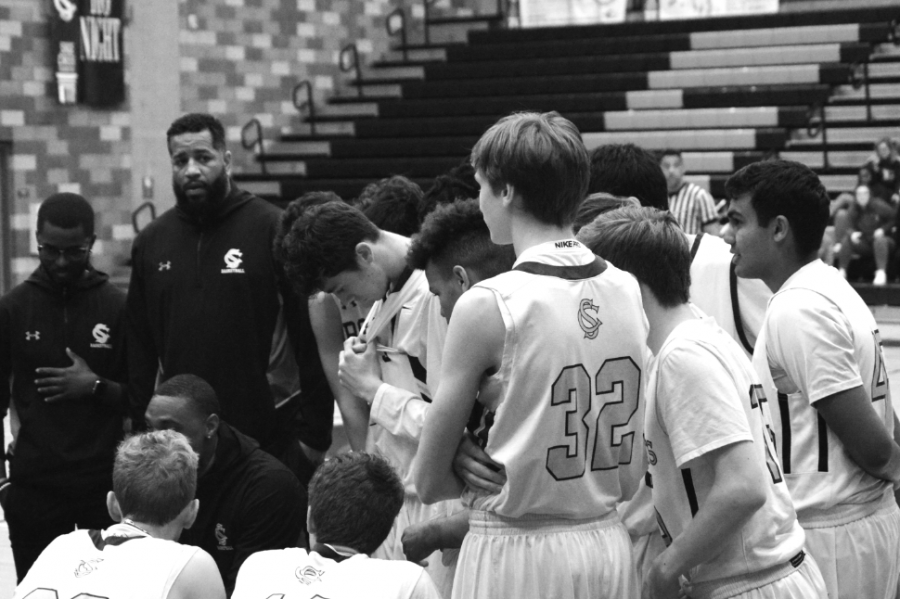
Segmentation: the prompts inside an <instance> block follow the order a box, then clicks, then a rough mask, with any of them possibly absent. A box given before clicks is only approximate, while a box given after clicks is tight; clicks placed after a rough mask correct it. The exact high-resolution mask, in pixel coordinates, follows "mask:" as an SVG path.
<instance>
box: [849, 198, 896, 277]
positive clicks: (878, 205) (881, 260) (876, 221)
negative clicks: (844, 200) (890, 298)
mask: <svg viewBox="0 0 900 599" xmlns="http://www.w3.org/2000/svg"><path fill="white" fill-rule="evenodd" d="M854 196H855V197H854V201H853V202H852V203H851V204H850V205H849V206H848V207H847V208H840V209H838V211H837V212H836V213H835V215H834V230H835V239H837V240H838V243H837V244H836V245H835V253H836V254H837V256H838V264H839V265H840V271H841V274H842V275H843V276H844V278H847V269H848V268H849V266H850V262H851V261H852V260H853V258H854V257H863V258H864V257H870V256H871V257H874V259H875V278H874V280H873V283H874V284H875V285H884V284H885V283H887V266H888V258H889V256H890V253H891V249H892V247H893V245H894V240H893V238H892V237H891V236H890V235H889V233H890V228H891V225H892V224H893V221H894V217H895V216H896V209H895V208H894V207H893V206H892V205H891V204H890V202H887V201H885V200H884V199H882V198H879V197H873V195H872V192H871V189H870V188H869V186H867V185H859V186H858V187H857V188H856V190H855V192H854Z"/></svg>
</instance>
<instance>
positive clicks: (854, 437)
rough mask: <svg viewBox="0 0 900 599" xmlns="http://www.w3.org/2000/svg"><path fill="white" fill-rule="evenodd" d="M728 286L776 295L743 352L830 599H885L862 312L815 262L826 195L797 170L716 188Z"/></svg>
mask: <svg viewBox="0 0 900 599" xmlns="http://www.w3.org/2000/svg"><path fill="white" fill-rule="evenodd" d="M726 190H727V191H728V194H729V197H730V198H731V203H730V206H729V209H728V221H729V224H728V226H727V227H726V230H725V233H724V234H725V239H726V241H728V242H729V243H730V244H731V246H732V251H733V252H734V255H735V258H734V261H735V267H736V271H737V274H738V276H740V277H747V278H759V279H762V280H763V281H764V282H765V283H766V285H767V286H768V287H769V288H770V289H771V290H772V291H773V292H774V293H775V295H774V296H773V297H772V299H771V300H770V301H769V306H768V309H767V311H766V317H765V321H764V323H763V326H762V329H761V330H760V333H759V338H758V339H757V342H756V348H755V350H754V353H753V365H754V367H755V369H756V371H757V373H758V374H759V377H760V379H761V380H762V383H763V386H764V391H765V394H766V397H768V398H770V402H771V404H772V406H773V410H772V419H773V423H774V427H773V429H774V433H775V437H776V441H777V447H778V455H779V457H780V459H781V463H782V470H783V471H784V476H785V479H786V480H787V483H788V487H789V488H790V490H791V496H792V497H793V500H794V506H795V507H796V509H797V515H798V517H799V519H800V524H801V525H803V528H804V529H805V530H806V534H807V549H808V550H809V552H810V553H811V554H812V555H813V556H814V557H815V558H816V561H817V562H818V564H819V568H820V569H821V570H822V574H823V576H824V578H825V582H826V584H827V586H828V594H829V597H830V598H831V599H848V598H851V597H852V598H857V597H867V598H878V599H881V598H887V597H890V598H893V597H894V594H895V593H896V590H897V579H898V569H900V510H898V508H897V505H896V502H895V500H894V496H893V492H892V491H893V487H894V485H895V484H897V483H898V482H900V447H898V446H897V444H896V443H895V442H894V439H893V431H894V426H895V417H894V414H893V410H892V406H891V398H890V390H889V388H888V379H887V374H886V370H885V367H884V357H883V355H882V351H881V339H880V336H879V333H878V328H877V326H876V324H875V320H874V318H873V317H872V313H871V312H870V310H869V309H868V307H867V306H866V305H865V303H864V302H863V301H862V299H861V298H860V297H859V295H858V294H857V293H856V292H855V291H854V290H853V288H852V287H850V285H849V284H848V283H847V282H846V281H845V280H844V279H843V277H841V276H840V274H839V273H838V271H837V270H835V269H834V268H831V267H829V266H827V265H825V263H823V262H822V261H821V260H819V259H818V257H817V250H818V248H819V246H820V244H821V241H822V235H823V232H824V231H825V226H826V224H827V221H828V204H829V201H828V196H827V194H826V192H825V188H824V187H823V186H822V183H821V182H820V181H819V178H818V177H817V176H816V174H815V173H814V172H813V171H812V170H810V169H809V168H808V167H806V166H804V165H802V164H799V163H796V162H788V161H783V160H773V161H765V162H758V163H755V164H751V165H749V166H747V167H745V168H743V169H741V170H739V171H738V172H737V173H735V174H734V175H733V176H732V177H731V178H730V179H729V180H728V182H727V183H726Z"/></svg>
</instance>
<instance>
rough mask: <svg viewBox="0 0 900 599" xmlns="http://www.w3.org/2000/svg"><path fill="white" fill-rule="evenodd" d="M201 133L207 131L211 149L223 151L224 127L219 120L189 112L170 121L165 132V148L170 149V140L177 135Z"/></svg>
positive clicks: (207, 115) (203, 114)
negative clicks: (210, 140)
mask: <svg viewBox="0 0 900 599" xmlns="http://www.w3.org/2000/svg"><path fill="white" fill-rule="evenodd" d="M201 131H209V133H210V135H211V136H212V145H213V147H214V148H215V149H217V150H219V151H220V152H224V151H225V127H223V126H222V122H221V121H220V120H219V119H217V118H216V117H214V116H213V115H211V114H206V113H205V112H191V113H188V114H185V115H183V116H180V117H178V118H177V119H175V120H174V121H172V124H171V125H170V126H169V130H168V131H166V147H171V142H172V138H173V137H175V136H177V135H181V134H183V133H200V132H201Z"/></svg>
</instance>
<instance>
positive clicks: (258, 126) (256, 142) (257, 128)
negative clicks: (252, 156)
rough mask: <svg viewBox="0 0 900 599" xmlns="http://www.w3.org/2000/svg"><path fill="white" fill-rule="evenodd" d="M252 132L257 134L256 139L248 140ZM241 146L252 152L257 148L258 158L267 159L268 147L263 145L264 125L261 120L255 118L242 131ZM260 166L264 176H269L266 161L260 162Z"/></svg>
mask: <svg viewBox="0 0 900 599" xmlns="http://www.w3.org/2000/svg"><path fill="white" fill-rule="evenodd" d="M250 132H254V133H256V138H255V139H254V138H248V137H247V134H248V133H250ZM241 145H242V146H244V149H245V150H252V149H253V147H254V146H256V148H257V152H256V153H257V156H260V157H265V155H266V146H265V144H264V143H263V129H262V123H260V122H259V119H258V118H256V117H254V118H252V119H250V120H249V121H248V122H247V124H246V125H244V128H243V129H241ZM259 163H260V166H261V168H262V172H263V174H264V175H266V174H268V170H267V169H266V161H265V160H259Z"/></svg>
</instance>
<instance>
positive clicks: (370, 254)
mask: <svg viewBox="0 0 900 599" xmlns="http://www.w3.org/2000/svg"><path fill="white" fill-rule="evenodd" d="M356 259H357V261H362V262H363V263H365V264H371V263H372V262H373V261H374V260H375V251H374V250H373V249H372V244H371V243H369V242H368V241H360V242H359V243H357V244H356Z"/></svg>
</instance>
